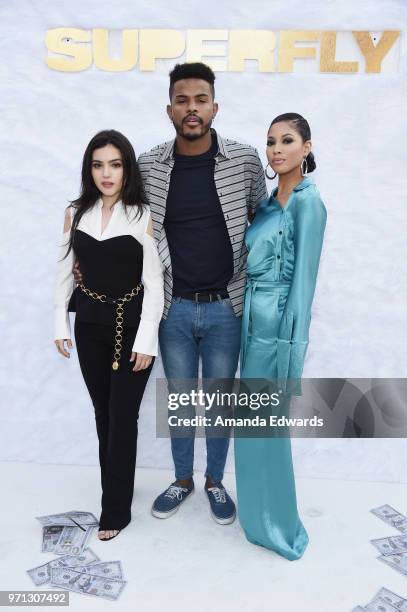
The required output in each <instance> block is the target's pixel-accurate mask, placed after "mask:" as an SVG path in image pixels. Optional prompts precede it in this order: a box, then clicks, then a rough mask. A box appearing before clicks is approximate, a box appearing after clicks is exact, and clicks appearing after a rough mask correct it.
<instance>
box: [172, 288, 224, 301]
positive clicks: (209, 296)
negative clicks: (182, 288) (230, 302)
mask: <svg viewBox="0 0 407 612" xmlns="http://www.w3.org/2000/svg"><path fill="white" fill-rule="evenodd" d="M174 297H180V298H185V299H186V300H193V301H194V302H216V300H225V299H226V298H228V297H229V294H228V292H227V291H195V292H193V291H192V292H191V293H182V294H177V295H175V296H174Z"/></svg>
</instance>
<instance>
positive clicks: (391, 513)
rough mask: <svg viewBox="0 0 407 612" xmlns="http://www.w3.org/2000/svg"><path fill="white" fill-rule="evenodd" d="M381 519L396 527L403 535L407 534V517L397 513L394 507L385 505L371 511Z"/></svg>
mask: <svg viewBox="0 0 407 612" xmlns="http://www.w3.org/2000/svg"><path fill="white" fill-rule="evenodd" d="M370 512H372V513H373V514H374V515H375V516H377V517H378V518H379V519H381V520H382V521H384V522H385V523H387V524H388V525H391V526H392V527H395V528H396V529H398V531H401V533H407V517H406V516H404V514H401V513H400V512H397V510H395V509H394V508H393V507H392V506H389V505H388V504H385V505H384V506H379V507H378V508H372V510H371V511H370Z"/></svg>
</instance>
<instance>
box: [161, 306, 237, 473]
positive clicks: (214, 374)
mask: <svg viewBox="0 0 407 612" xmlns="http://www.w3.org/2000/svg"><path fill="white" fill-rule="evenodd" d="M241 321H242V318H241V317H237V316H236V315H235V313H234V311H233V307H232V304H231V301H230V299H229V298H227V299H222V300H216V301H213V302H205V303H204V302H198V303H197V302H194V301H192V300H187V299H185V298H180V297H174V298H173V299H172V302H171V306H170V310H169V313H168V316H167V318H166V319H162V321H161V323H160V333H159V338H160V349H161V357H162V361H163V366H164V372H165V376H166V378H167V380H168V386H169V390H170V391H171V392H173V391H175V390H176V391H177V392H181V391H186V392H188V391H190V390H191V384H190V386H189V389H179V388H177V389H175V388H172V384H171V380H172V379H184V380H185V379H189V383H191V379H193V381H195V382H197V380H198V366H199V357H201V359H202V378H203V379H205V378H210V379H215V378H229V379H233V378H234V377H235V374H236V369H237V364H238V360H239V350H240V332H241ZM195 388H196V387H195ZM194 415H195V409H194V407H193V406H191V405H189V406H187V407H185V408H184V409H183V411H182V416H194ZM171 429H172V428H170V431H171ZM194 442H195V428H194V427H191V428H189V431H188V436H187V437H175V436H172V437H171V449H172V456H173V460H174V465H175V477H176V478H177V479H180V480H182V479H186V478H190V477H191V476H192V474H193V466H194ZM228 447H229V436H227V437H214V436H211V435H208V430H207V431H206V450H207V466H206V472H205V476H209V477H210V478H211V479H212V480H213V482H219V481H221V480H222V478H223V471H224V469H225V463H226V456H227V452H228Z"/></svg>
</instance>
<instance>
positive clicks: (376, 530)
mask: <svg viewBox="0 0 407 612" xmlns="http://www.w3.org/2000/svg"><path fill="white" fill-rule="evenodd" d="M0 478H1V488H2V493H3V494H2V505H1V510H2V511H1V522H2V529H1V530H0V558H1V562H2V563H1V566H2V568H1V572H0V589H2V590H12V589H16V590H17V589H18V590H37V588H36V587H34V585H33V584H32V582H31V580H30V578H29V577H28V575H27V574H26V573H25V571H26V570H27V569H29V568H32V567H34V566H36V565H40V564H41V563H45V562H46V561H48V560H50V559H52V558H54V557H55V555H52V554H45V553H41V552H40V539H41V528H40V525H39V523H38V522H37V521H36V520H35V518H34V517H35V516H38V515H41V514H51V513H54V512H63V511H66V510H71V509H73V508H75V509H78V510H90V511H92V512H94V514H95V515H96V516H98V512H99V509H100V508H99V493H100V492H99V472H98V468H96V467H78V466H60V465H39V464H31V463H1V464H0ZM171 478H172V475H171V473H170V472H168V471H165V470H148V469H138V470H137V474H136V487H135V497H134V503H133V520H132V522H131V524H130V525H129V526H128V527H127V528H126V529H125V530H124V531H123V532H122V533H121V534H120V535H119V537H118V538H116V539H115V540H113V541H112V542H105V543H102V542H99V541H98V540H97V538H96V535H95V536H93V538H92V540H91V542H90V546H91V548H92V549H93V550H94V551H95V552H96V553H97V554H98V556H99V557H100V558H101V560H105V561H107V560H115V559H120V560H121V561H122V564H123V569H124V572H125V578H126V579H127V580H128V584H127V585H126V587H125V589H124V591H123V593H122V595H121V596H120V599H119V600H118V601H117V602H110V601H107V600H103V601H101V600H98V599H96V598H94V597H92V596H86V595H78V594H76V593H71V594H70V610H75V611H76V610H86V611H92V610H105V609H112V610H113V609H116V610H123V611H127V610H129V611H130V610H131V611H135V612H150V611H154V612H161V611H165V612H173V611H174V612H178V611H180V612H181V611H184V610H185V611H186V610H188V611H190V610H191V608H192V609H193V611H194V612H200V611H205V612H207V611H208V610H211V611H212V610H213V612H219V611H222V612H229V611H233V612H235V610H236V609H237V608H239V609H244V610H247V611H248V612H274V611H275V612H277V611H278V612H286V611H287V612H297V611H298V612H339V611H340V612H350V610H352V608H353V607H354V606H355V605H356V604H358V603H359V604H362V605H363V604H366V603H367V602H368V601H370V599H371V598H372V597H373V596H374V595H375V593H376V592H377V590H378V589H379V588H380V587H381V586H385V587H387V588H389V589H391V590H393V591H395V592H396V593H398V594H400V595H402V596H404V597H407V577H404V576H402V575H401V574H398V573H397V572H396V571H394V570H392V569H391V568H390V567H387V566H386V565H384V564H383V563H381V562H380V561H377V560H376V556H377V554H376V551H375V549H374V548H373V546H372V545H371V544H370V542H369V540H370V539H371V538H378V537H385V536H390V535H397V533H398V532H396V531H395V530H393V529H392V528H390V527H387V526H386V525H385V524H384V523H382V522H381V521H380V520H379V519H377V518H376V517H375V516H373V515H372V514H371V513H370V512H369V509H370V508H372V507H374V506H378V505H381V504H384V503H388V504H391V505H393V506H394V507H395V508H396V509H398V510H400V511H401V512H403V513H405V512H406V510H407V485H402V484H389V483H380V482H378V483H374V482H350V481H340V480H326V479H301V478H299V479H298V480H297V494H298V500H299V506H300V510H301V515H302V518H303V521H304V524H305V526H306V528H307V530H308V533H309V536H310V544H309V547H308V549H307V551H306V553H305V555H304V557H303V558H302V559H301V560H300V561H294V562H290V561H286V560H285V559H282V558H281V557H279V556H278V555H276V554H274V553H272V552H270V551H268V550H266V549H262V548H260V547H257V546H253V545H252V544H250V543H249V542H247V541H246V540H245V538H244V535H243V533H242V530H241V528H240V526H239V523H238V522H237V521H236V522H235V523H234V524H233V525H229V526H220V525H217V524H216V523H214V522H213V520H212V518H211V517H210V515H209V510H208V505H207V501H206V497H205V496H204V493H203V491H202V486H201V485H202V483H203V477H202V474H199V473H198V474H195V484H196V491H195V493H194V495H193V496H192V497H191V499H189V500H187V501H186V502H185V505H184V506H183V507H182V508H181V509H180V510H179V512H178V513H177V514H176V515H175V516H173V517H172V518H170V519H167V520H157V519H154V518H153V517H152V516H151V515H150V505H151V502H152V500H153V498H154V497H155V495H156V494H157V493H159V492H161V490H162V489H163V488H164V487H165V486H166V485H167V484H168V483H169V482H170V481H171ZM224 482H225V484H226V485H227V486H228V488H229V489H230V490H231V492H232V493H233V494H234V482H233V476H231V475H228V476H227V477H225V480H224ZM44 588H48V587H47V585H45V587H44Z"/></svg>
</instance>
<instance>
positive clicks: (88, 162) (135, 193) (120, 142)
mask: <svg viewBox="0 0 407 612" xmlns="http://www.w3.org/2000/svg"><path fill="white" fill-rule="evenodd" d="M108 144H111V145H113V146H115V147H116V148H117V149H119V151H120V153H121V155H122V160H123V188H122V192H121V196H120V198H121V201H122V203H123V205H124V207H125V209H126V212H127V209H128V207H131V208H132V209H136V217H135V218H137V216H138V215H140V216H141V215H142V214H143V209H144V203H145V198H144V194H143V187H142V183H141V174H140V170H139V167H138V164H137V161H136V154H135V153H134V149H133V147H132V144H131V142H130V141H129V140H128V139H127V138H126V136H124V135H123V134H122V133H121V132H117V131H116V130H103V131H101V132H98V133H97V134H96V135H95V136H94V137H93V138H92V140H91V141H90V142H89V144H88V146H87V147H86V150H85V153H84V155H83V161H82V175H81V176H82V178H81V193H80V196H79V198H77V199H76V200H72V201H71V206H72V207H73V208H74V210H75V213H74V215H73V219H72V226H71V232H70V236H69V241H68V243H67V245H68V250H67V252H66V255H65V257H67V255H68V254H69V252H70V250H71V249H72V246H73V237H74V234H75V229H76V228H77V227H78V224H79V221H80V220H81V218H82V217H83V215H84V213H85V212H86V211H87V210H89V209H90V208H92V206H94V204H95V203H96V201H97V200H98V199H99V197H100V191H99V190H98V188H97V187H96V185H95V181H94V180H93V177H92V155H93V151H94V150H95V149H101V148H102V147H105V146H106V145H108Z"/></svg>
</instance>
